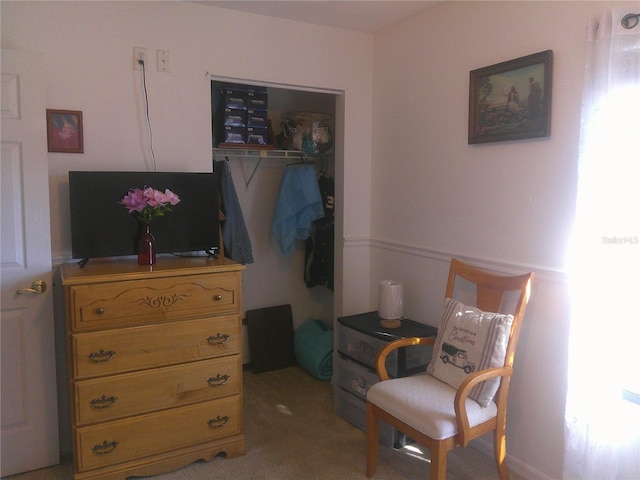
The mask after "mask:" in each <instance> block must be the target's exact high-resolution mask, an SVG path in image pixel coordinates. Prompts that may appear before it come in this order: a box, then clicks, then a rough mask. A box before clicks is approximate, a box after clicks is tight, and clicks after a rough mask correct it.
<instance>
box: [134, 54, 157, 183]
mask: <svg viewBox="0 0 640 480" xmlns="http://www.w3.org/2000/svg"><path fill="white" fill-rule="evenodd" d="M138 64H139V65H140V66H141V67H142V89H143V91H144V105H145V114H146V117H147V128H148V130H149V149H150V150H151V161H152V162H153V171H154V172H157V171H158V167H157V166H156V155H155V153H154V151H153V130H152V129H151V120H150V118H149V97H148V95H147V71H146V69H145V65H144V60H142V59H140V60H138Z"/></svg>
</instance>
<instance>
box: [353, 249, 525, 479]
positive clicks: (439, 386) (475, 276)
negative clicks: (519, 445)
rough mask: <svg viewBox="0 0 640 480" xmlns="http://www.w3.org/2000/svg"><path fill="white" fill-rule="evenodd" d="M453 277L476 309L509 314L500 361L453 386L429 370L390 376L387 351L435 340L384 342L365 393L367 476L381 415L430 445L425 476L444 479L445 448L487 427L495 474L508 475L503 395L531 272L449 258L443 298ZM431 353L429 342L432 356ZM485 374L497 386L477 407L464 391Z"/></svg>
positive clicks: (375, 451)
mask: <svg viewBox="0 0 640 480" xmlns="http://www.w3.org/2000/svg"><path fill="white" fill-rule="evenodd" d="M458 277H459V278H463V279H465V280H466V281H467V282H471V283H467V287H470V286H472V284H475V285H476V297H477V298H476V305H475V306H476V307H477V308H479V309H480V310H482V311H484V312H500V313H512V314H513V322H512V324H511V328H510V333H509V334H508V335H509V336H508V340H507V339H505V341H506V342H508V343H507V346H506V355H505V357H504V364H503V365H502V366H500V367H498V368H490V369H484V370H481V371H477V372H474V373H471V374H470V375H468V376H467V377H466V378H465V379H464V380H463V381H462V383H461V384H460V385H459V387H458V388H457V389H455V388H453V387H452V386H450V385H448V384H447V383H445V382H443V381H441V380H439V379H437V378H435V377H434V376H432V375H429V374H426V375H417V376H412V377H405V378H391V379H390V378H389V375H388V373H387V371H386V368H385V361H386V359H387V356H388V355H389V354H390V353H391V352H392V351H393V350H395V349H396V348H399V347H403V346H410V345H420V344H432V345H433V344H434V343H435V342H437V341H438V339H435V340H434V339H433V338H403V339H400V340H396V341H394V342H391V343H389V344H387V345H386V346H385V347H384V348H383V349H382V350H381V351H380V352H379V354H378V356H377V360H376V368H377V371H378V375H379V376H380V379H381V380H382V381H381V382H379V383H377V384H375V385H373V386H372V387H371V388H370V389H369V391H368V392H367V470H366V474H367V477H371V476H372V475H373V473H374V470H375V467H376V463H377V458H378V443H379V440H378V438H379V421H380V420H383V421H385V422H387V423H389V424H390V425H392V426H393V427H395V428H396V429H398V430H400V431H401V432H403V433H405V434H406V435H408V436H409V437H410V438H412V439H413V440H415V441H416V442H418V443H420V444H422V445H424V446H426V447H427V448H429V449H430V450H431V469H430V476H429V478H430V480H444V479H445V478H446V471H447V453H448V451H449V450H452V449H453V448H455V447H456V446H458V445H459V446H462V447H466V446H467V445H468V444H469V441H470V440H472V439H474V438H476V437H479V436H480V435H483V434H485V433H487V432H490V431H493V432H494V434H493V436H494V453H495V461H496V465H497V467H498V472H499V474H500V479H501V480H507V479H508V478H509V472H508V470H507V466H506V441H505V428H506V414H507V396H508V393H509V383H510V380H511V375H512V374H513V359H514V355H515V351H516V345H517V343H518V335H519V333H520V327H521V325H522V318H523V317H524V313H525V309H526V306H527V302H528V300H529V294H530V289H531V283H532V281H533V277H534V274H533V273H527V274H524V275H518V276H502V275H495V274H493V273H490V272H487V271H484V270H480V269H478V268H476V267H473V266H471V265H468V264H466V263H464V262H462V261H460V260H457V259H453V260H452V261H451V265H450V270H449V277H448V281H447V287H446V291H445V298H453V294H454V285H456V280H457V279H458V280H459V278H458ZM461 283H464V282H461ZM510 291H511V292H515V293H516V294H517V295H518V299H517V304H516V306H515V311H514V312H502V311H501V310H500V309H501V307H502V304H503V300H504V298H505V293H506V292H510ZM518 292H519V293H518ZM512 295H513V293H512ZM514 303H515V302H514ZM502 308H504V307H502ZM506 331H509V330H508V329H507V330H506ZM438 338H440V336H438ZM435 355H436V349H435V347H434V357H435ZM434 359H435V358H434ZM432 361H433V360H432ZM443 361H444V359H443ZM445 363H446V362H445ZM490 378H498V379H499V380H498V381H499V387H498V390H497V393H496V394H495V396H493V401H492V402H491V403H490V404H489V405H488V406H487V407H486V408H483V407H482V406H481V405H480V404H479V403H478V402H476V401H475V400H472V399H471V398H468V395H469V394H470V392H471V390H472V389H473V388H474V386H476V385H478V384H479V383H480V382H484V381H485V380H488V379H490ZM390 411H392V412H394V413H390Z"/></svg>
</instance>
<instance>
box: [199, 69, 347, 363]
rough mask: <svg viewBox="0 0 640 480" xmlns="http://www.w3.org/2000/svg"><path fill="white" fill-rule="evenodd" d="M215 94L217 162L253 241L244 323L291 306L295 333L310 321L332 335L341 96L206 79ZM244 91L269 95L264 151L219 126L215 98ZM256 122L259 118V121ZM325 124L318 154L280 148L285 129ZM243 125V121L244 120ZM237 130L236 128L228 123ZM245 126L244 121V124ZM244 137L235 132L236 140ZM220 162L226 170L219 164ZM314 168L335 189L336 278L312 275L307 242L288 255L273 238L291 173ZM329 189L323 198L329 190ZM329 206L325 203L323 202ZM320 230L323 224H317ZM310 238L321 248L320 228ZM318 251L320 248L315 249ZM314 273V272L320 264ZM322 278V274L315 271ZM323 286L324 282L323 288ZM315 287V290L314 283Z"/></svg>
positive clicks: (245, 339)
mask: <svg viewBox="0 0 640 480" xmlns="http://www.w3.org/2000/svg"><path fill="white" fill-rule="evenodd" d="M209 78H210V80H211V87H212V98H211V100H212V125H211V127H212V130H211V131H212V147H213V148H212V160H213V162H214V164H215V165H216V168H219V167H220V166H221V165H224V166H226V167H227V168H228V169H229V172H230V175H231V178H232V180H233V186H234V188H235V193H236V195H237V202H238V205H239V208H240V210H241V212H242V216H243V219H244V223H245V225H246V230H247V233H248V236H249V239H250V242H251V253H252V257H253V263H250V264H248V265H247V269H246V270H245V271H244V274H243V308H244V312H243V318H246V317H245V313H246V312H247V311H253V310H256V309H266V308H270V307H276V306H281V305H290V306H291V314H292V323H293V329H294V330H297V329H298V328H299V327H301V326H302V325H303V324H305V323H306V322H308V321H316V320H321V321H322V322H323V323H324V324H325V326H326V327H328V328H330V329H333V328H334V320H335V315H334V311H335V305H336V298H335V297H336V295H335V293H334V292H336V291H337V289H336V284H338V285H339V284H340V282H339V276H340V275H341V271H340V267H339V265H340V262H339V261H336V259H339V258H342V252H341V250H340V249H341V247H342V245H341V242H338V241H336V240H337V239H338V238H341V237H340V236H339V235H341V232H342V230H343V229H342V227H341V225H339V219H341V218H342V206H341V205H340V204H339V202H338V201H336V200H335V199H336V198H338V199H339V198H343V196H342V194H341V192H337V191H336V190H335V187H336V186H337V185H341V184H342V182H341V181H337V180H338V178H337V177H339V176H340V175H341V171H342V165H343V141H342V139H343V136H344V133H343V128H342V126H343V125H344V101H343V96H342V92H340V91H338V90H326V89H321V88H315V87H304V86H294V85H284V84H273V83H268V82H259V81H250V80H243V79H231V78H226V77H216V76H213V75H210V76H209ZM228 84H231V85H241V86H242V85H246V86H255V87H258V88H259V92H263V91H264V92H266V102H267V108H266V117H267V119H268V123H269V124H270V133H269V135H268V137H267V136H266V134H265V137H264V139H265V142H264V143H266V145H265V144H261V143H258V144H255V143H254V144H247V143H246V141H247V138H246V137H245V138H244V139H242V141H241V142H239V143H238V144H237V145H230V143H231V142H227V141H225V140H233V138H225V137H224V135H225V134H224V133H220V132H221V131H224V130H223V129H221V127H224V124H223V125H220V122H221V121H222V122H224V116H221V115H220V110H221V108H223V106H221V105H220V103H219V102H220V101H221V99H220V97H219V96H217V95H218V93H217V92H216V89H218V92H219V91H220V89H224V88H225V86H226V85H228ZM257 118H258V120H259V118H260V113H258V114H257ZM298 118H301V119H308V118H321V119H330V120H329V124H330V135H331V139H330V146H328V145H326V144H323V143H322V141H320V142H318V144H317V145H316V151H315V152H314V151H313V150H311V149H309V148H308V145H307V149H306V151H305V150H304V148H302V149H301V148H300V143H299V140H296V141H298V143H295V142H290V144H289V145H286V144H283V143H282V141H281V140H282V136H283V135H287V134H290V132H285V131H284V130H285V129H286V128H287V127H286V126H287V123H289V124H290V123H291V121H292V120H294V121H295V120H297V119H298ZM244 121H245V122H246V117H245V118H244ZM230 123H233V122H230ZM239 123H241V122H239ZM238 131H242V129H237V130H236V132H235V133H238ZM243 142H244V143H243ZM221 162H222V163H221ZM300 164H303V168H305V169H307V168H312V169H313V172H314V176H315V177H316V180H318V181H319V184H320V183H321V182H323V181H325V180H326V179H329V180H330V183H331V185H332V186H333V195H332V197H333V198H332V199H331V202H332V204H333V205H332V206H333V217H332V219H331V220H332V222H333V226H332V243H333V245H332V252H331V258H330V261H331V269H330V270H331V278H330V279H327V278H326V275H320V276H318V275H316V276H315V278H313V276H312V275H310V271H309V270H310V268H309V267H310V265H311V263H312V261H313V256H310V255H309V252H308V249H309V241H308V240H305V239H297V240H295V242H294V246H293V248H292V249H291V250H290V251H289V252H287V253H283V251H282V249H281V244H280V243H279V241H278V239H277V238H276V236H275V235H274V233H273V232H272V223H273V220H274V216H275V215H276V208H277V205H278V201H279V194H280V187H281V184H282V181H283V178H284V177H285V171H286V170H287V169H299V168H300V167H299V166H298V165H300ZM326 189H327V187H326V182H325V187H324V188H323V191H324V190H326ZM325 201H326V199H324V198H323V203H324V202H325ZM319 222H320V223H321V222H322V220H321V219H320V220H319ZM313 230H314V233H313V234H312V235H311V240H312V243H313V242H317V241H318V235H317V229H316V225H314V228H313ZM314 245H315V243H314ZM316 267H317V265H316ZM316 272H317V270H316ZM318 282H319V283H318ZM314 283H315V284H314ZM243 343H244V346H243V363H244V364H250V363H251V358H250V348H249V335H248V329H247V325H246V324H245V325H243Z"/></svg>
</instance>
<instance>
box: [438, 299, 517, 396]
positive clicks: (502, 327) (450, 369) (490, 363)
mask: <svg viewBox="0 0 640 480" xmlns="http://www.w3.org/2000/svg"><path fill="white" fill-rule="evenodd" d="M512 323H513V315H505V314H502V313H490V312H483V311H482V310H480V309H478V308H476V307H470V306H467V305H464V304H462V303H460V302H458V301H456V300H453V299H451V298H446V299H445V302H444V309H443V312H442V320H441V322H440V327H439V328H438V334H437V336H436V340H435V344H434V346H433V356H432V357H431V362H430V363H429V365H428V366H427V373H429V374H430V375H433V376H434V377H436V378H438V379H440V380H442V381H443V382H446V383H448V384H449V385H451V386H452V387H454V388H458V386H460V384H461V383H462V382H463V381H464V379H465V378H466V377H467V375H469V374H470V373H472V372H478V371H480V370H484V369H486V368H494V367H501V366H503V365H504V358H505V354H506V350H507V343H508V342H509V334H510V332H511V324H512ZM499 386H500V378H492V379H489V380H487V381H485V382H482V383H480V384H478V385H476V386H475V387H474V388H473V389H472V390H471V392H470V394H469V398H472V399H474V400H476V401H477V402H478V403H479V404H480V405H482V406H483V407H486V406H487V405H489V402H491V400H493V396H494V395H495V394H496V391H497V390H498V387H499Z"/></svg>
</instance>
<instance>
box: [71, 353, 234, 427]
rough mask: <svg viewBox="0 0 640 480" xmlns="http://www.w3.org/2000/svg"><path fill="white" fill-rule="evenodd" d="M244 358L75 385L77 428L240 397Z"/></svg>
mask: <svg viewBox="0 0 640 480" xmlns="http://www.w3.org/2000/svg"><path fill="white" fill-rule="evenodd" d="M241 368H242V358H241V356H240V355H233V356H230V357H222V358H216V359H213V360H202V361H199V362H190V363H186V364H183V365H175V366H172V367H164V368H156V369H152V370H145V371H142V372H135V373H125V374H122V375H113V376H109V377H106V378H97V379H91V380H81V381H79V382H76V383H75V395H76V396H75V398H76V410H75V411H76V424H77V425H86V424H90V423H96V422H103V421H106V420H113V419H116V418H124V417H128V416H132V415H138V414H143V413H150V412H153V411H157V410H162V409H165V408H170V407H178V406H183V405H187V404H191V403H195V402H200V401H206V400H213V399H216V398H221V397H228V396H232V395H239V394H240V385H241V383H242V377H241Z"/></svg>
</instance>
